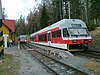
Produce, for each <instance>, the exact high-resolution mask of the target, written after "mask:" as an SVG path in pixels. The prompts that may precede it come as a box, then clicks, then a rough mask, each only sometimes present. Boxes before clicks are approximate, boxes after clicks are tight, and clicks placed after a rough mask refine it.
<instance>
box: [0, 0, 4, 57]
mask: <svg viewBox="0 0 100 75" xmlns="http://www.w3.org/2000/svg"><path fill="white" fill-rule="evenodd" d="M3 41H4V40H3V30H2V3H1V0H0V56H2V55H4V46H3Z"/></svg>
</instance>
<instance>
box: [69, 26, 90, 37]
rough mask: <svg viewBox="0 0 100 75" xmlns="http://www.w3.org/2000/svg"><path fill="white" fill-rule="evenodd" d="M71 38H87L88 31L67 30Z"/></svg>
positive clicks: (84, 29) (79, 29)
mask: <svg viewBox="0 0 100 75" xmlns="http://www.w3.org/2000/svg"><path fill="white" fill-rule="evenodd" d="M68 30H69V33H70V35H71V36H88V35H89V33H88V30H87V29H86V28H69V29H68Z"/></svg>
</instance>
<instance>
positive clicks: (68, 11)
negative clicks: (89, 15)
mask: <svg viewBox="0 0 100 75" xmlns="http://www.w3.org/2000/svg"><path fill="white" fill-rule="evenodd" d="M68 14H69V19H70V1H68Z"/></svg>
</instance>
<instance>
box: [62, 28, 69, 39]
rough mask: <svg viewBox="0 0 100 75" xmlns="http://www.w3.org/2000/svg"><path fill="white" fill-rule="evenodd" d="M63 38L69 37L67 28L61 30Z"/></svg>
mask: <svg viewBox="0 0 100 75" xmlns="http://www.w3.org/2000/svg"><path fill="white" fill-rule="evenodd" d="M63 37H69V33H68V30H67V28H64V29H63Z"/></svg>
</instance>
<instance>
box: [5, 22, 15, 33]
mask: <svg viewBox="0 0 100 75" xmlns="http://www.w3.org/2000/svg"><path fill="white" fill-rule="evenodd" d="M3 24H4V25H5V26H7V27H8V28H9V29H10V30H11V31H12V32H15V21H14V20H3Z"/></svg>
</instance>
